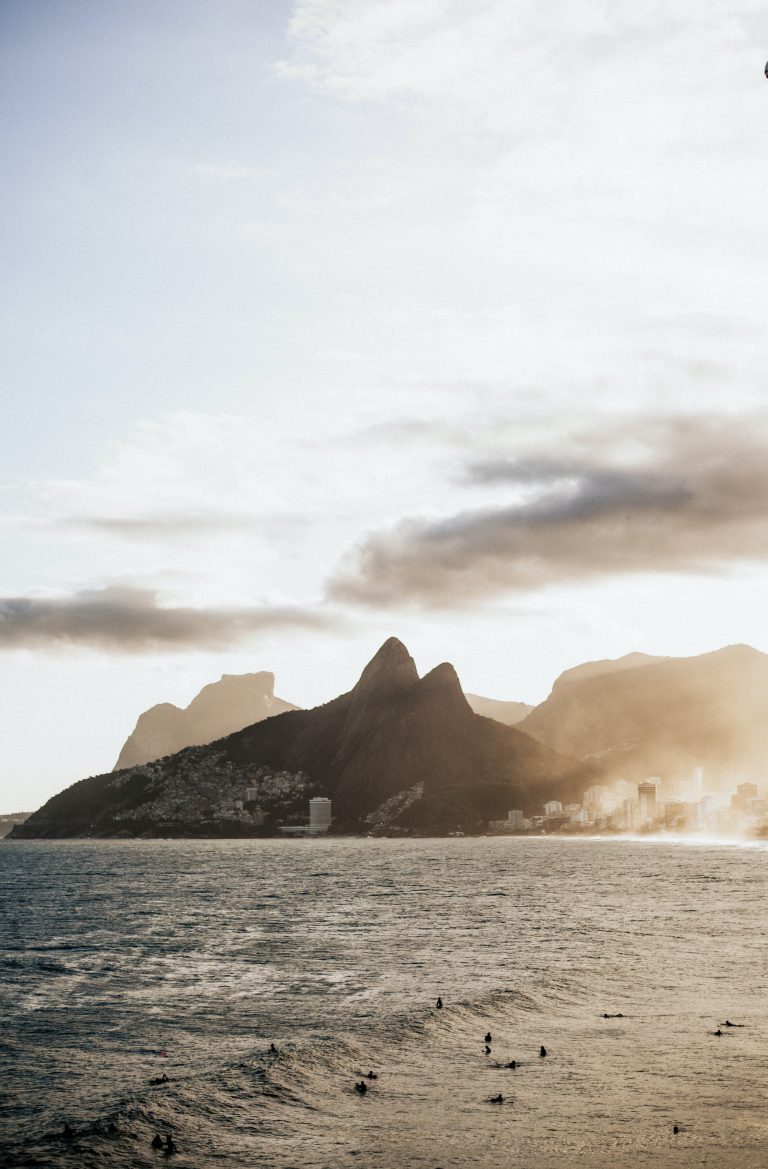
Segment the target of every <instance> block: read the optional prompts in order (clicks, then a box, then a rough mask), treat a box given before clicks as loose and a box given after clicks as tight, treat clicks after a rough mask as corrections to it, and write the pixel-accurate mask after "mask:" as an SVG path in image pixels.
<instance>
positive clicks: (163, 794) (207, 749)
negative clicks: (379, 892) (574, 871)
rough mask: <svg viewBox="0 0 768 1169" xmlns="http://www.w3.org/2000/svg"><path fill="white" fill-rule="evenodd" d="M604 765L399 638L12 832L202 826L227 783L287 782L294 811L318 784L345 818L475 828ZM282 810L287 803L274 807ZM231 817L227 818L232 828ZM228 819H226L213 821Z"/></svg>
mask: <svg viewBox="0 0 768 1169" xmlns="http://www.w3.org/2000/svg"><path fill="white" fill-rule="evenodd" d="M596 774H597V769H595V768H594V767H592V766H590V765H585V764H583V763H579V762H577V761H575V760H573V759H571V758H568V757H566V756H563V755H561V754H558V753H556V752H554V751H552V750H551V749H549V748H548V747H546V746H543V745H542V744H540V743H538V742H536V741H535V740H534V739H532V738H530V737H529V736H528V735H525V734H523V733H521V732H520V731H518V730H517V729H515V728H514V727H506V726H503V725H502V724H501V723H498V722H495V721H493V720H491V719H487V718H483V717H482V716H481V715H477V714H475V713H474V712H473V711H472V709H471V708H470V706H469V704H468V703H467V700H466V698H465V697H464V694H463V693H462V690H461V686H460V684H459V680H458V678H457V676H456V673H455V671H454V669H453V667H452V666H450V665H448V664H447V663H444V664H442V665H440V666H437V667H436V668H435V669H434V670H432V671H431V672H430V673H428V674H426V675H425V676H424V677H423V678H419V676H418V673H417V671H416V667H415V665H414V662H413V659H412V658H411V657H410V655H409V654H408V651H407V650H406V648H405V646H404V645H403V644H402V643H401V642H399V641H397V639H395V638H390V640H389V641H387V642H385V644H384V645H383V646H382V647H381V649H380V650H379V652H378V653H377V654H376V655H375V657H374V658H373V659H372V661H371V662H369V664H368V665H367V666H366V668H365V670H364V671H363V673H362V675H361V677H360V680H359V681H358V683H357V685H356V686H355V687H354V688H353V689H352V690H351V691H349V692H348V693H347V694H343V695H341V696H340V697H339V698H336V699H334V700H333V701H331V702H329V703H326V704H325V705H324V706H319V707H316V708H315V709H313V710H293V711H288V712H286V713H285V714H280V715H277V716H275V717H273V718H269V719H266V720H265V721H263V722H260V723H257V724H255V725H253V726H249V727H246V728H245V729H244V730H241V731H238V732H236V733H235V734H232V735H229V736H228V737H226V738H224V739H221V740H219V741H218V742H216V743H213V744H210V745H209V746H204V747H194V748H188V749H187V750H186V751H184V752H181V753H180V754H177V755H174V756H171V757H170V758H169V759H162V760H159V761H158V762H155V763H152V764H148V765H144V766H142V767H138V768H133V769H129V770H127V771H121V772H116V773H111V774H109V775H105V776H96V777H94V778H91V779H87V780H82V781H81V782H80V783H78V784H74V785H73V786H72V787H71V788H68V789H67V790H66V791H64V792H62V793H61V794H60V795H58V796H55V797H54V798H53V799H52V800H49V801H48V803H47V804H46V805H45V806H44V807H43V808H41V809H40V810H39V811H38V812H36V813H34V815H33V816H31V817H30V819H29V820H28V821H27V822H26V823H25V824H24V825H22V826H21V827H20V828H18V829H17V830H16V831H15V833H14V835H16V836H25V837H27V836H71V835H81V834H85V835H116V834H131V835H136V834H139V833H157V832H159V831H163V832H165V833H167V834H174V833H176V834H181V833H187V832H200V831H201V826H202V825H203V824H204V823H207V824H208V826H209V829H210V830H211V831H213V830H214V829H213V828H211V827H210V822H209V821H206V815H208V816H210V811H211V808H212V807H213V805H214V803H215V800H216V798H217V792H221V793H223V797H222V798H225V799H227V800H230V799H232V798H235V796H236V793H238V792H239V793H240V796H241V797H242V794H243V793H244V791H245V789H246V787H249V786H253V785H256V786H259V785H263V786H264V790H269V791H272V792H278V794H279V790H281V789H280V785H281V784H282V785H283V788H284V789H285V792H286V801H287V802H286V803H285V804H284V805H281V804H280V801H279V800H278V801H277V804H276V805H275V806H274V808H273V809H272V811H271V815H272V820H270V821H268V826H269V825H270V824H272V825H274V823H275V822H276V817H277V816H278V815H279V814H280V812H281V810H282V811H283V812H284V813H286V814H288V815H290V814H295V812H296V809H297V808H299V807H300V806H302V805H303V806H304V807H305V806H306V802H305V801H306V798H307V796H308V795H309V794H322V795H327V796H330V797H331V798H332V799H333V812H334V820H335V824H336V826H337V827H338V828H339V829H342V830H360V829H367V828H370V827H372V826H378V827H382V826H383V827H392V826H398V827H401V828H412V829H415V830H418V831H424V832H438V833H439V832H446V831H451V830H455V829H459V828H460V829H462V830H464V831H479V830H481V829H482V828H483V827H484V825H485V823H486V821H487V820H488V819H492V818H502V817H504V816H505V815H506V813H507V811H508V810H509V809H510V808H521V809H523V810H524V811H526V812H527V813H529V814H531V813H535V812H538V811H539V810H540V808H541V805H542V803H543V802H544V801H545V800H547V799H561V800H564V801H565V800H579V799H580V798H581V794H582V792H583V790H584V788H585V787H587V786H588V785H589V783H590V782H593V781H594V778H595V776H596ZM275 808H276V809H277V810H275ZM230 828H231V826H228V827H227V831H228V832H229V831H230ZM216 831H218V829H216Z"/></svg>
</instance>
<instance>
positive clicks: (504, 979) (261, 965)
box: [0, 837, 768, 1169]
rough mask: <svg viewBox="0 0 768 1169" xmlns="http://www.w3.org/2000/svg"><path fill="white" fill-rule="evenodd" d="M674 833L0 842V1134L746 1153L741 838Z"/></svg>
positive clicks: (499, 1152) (754, 870) (746, 883)
mask: <svg viewBox="0 0 768 1169" xmlns="http://www.w3.org/2000/svg"><path fill="white" fill-rule="evenodd" d="M682 843H683V841H678V842H671V841H663V840H653V839H649V838H640V839H638V840H628V839H602V840H588V839H564V838H557V839H555V838H546V839H541V838H524V837H523V838H520V837H516V838H515V837H513V838H488V839H470V838H465V839H458V840H452V839H449V840H442V839H441V840H420V841H396V840H358V839H349V838H347V839H335V840H334V839H324V840H323V839H319V840H317V839H316V840H301V841H280V840H265V841H245V840H240V841H195V842H191V841H131V842H123V841H66V842H55V843H51V842H38V841H30V842H6V843H4V844H3V845H2V846H1V847H0V879H1V881H2V889H1V893H2V896H1V898H0V971H1V972H2V973H1V978H2V1003H0V1006H2V1018H3V1020H4V1026H3V1036H2V1076H3V1094H4V1095H5V1097H6V1099H7V1100H8V1101H9V1106H8V1107H7V1109H6V1110H5V1114H4V1118H3V1120H2V1132H1V1134H0V1161H2V1164H3V1165H4V1166H22V1165H24V1166H27V1165H29V1166H85V1167H88V1166H95V1165H110V1166H126V1167H127V1166H143V1165H153V1164H156V1163H157V1162H158V1159H159V1160H160V1161H164V1157H163V1155H162V1154H160V1153H154V1152H153V1151H152V1149H151V1148H150V1141H151V1139H152V1137H153V1135H154V1134H155V1133H156V1132H160V1133H161V1134H163V1135H164V1134H165V1133H166V1132H168V1131H170V1132H172V1134H173V1137H174V1140H175V1141H176V1144H177V1146H178V1149H179V1153H178V1155H177V1156H176V1157H175V1158H173V1164H174V1165H176V1166H178V1167H179V1169H184V1167H190V1169H191V1167H193V1166H194V1167H201V1166H213V1165H217V1166H233V1167H242V1166H256V1167H258V1166H276V1167H278V1169H287V1167H288V1166H306V1167H308V1169H319V1167H321V1166H328V1167H331V1166H334V1167H335V1166H361V1167H362V1166H371V1165H374V1166H375V1165H378V1166H382V1167H383V1169H389V1167H392V1169H394V1167H414V1169H416V1167H422V1166H423V1167H430V1166H431V1167H432V1169H437V1167H438V1166H439V1167H442V1169H448V1167H451V1166H455V1167H456V1169H459V1167H461V1166H470V1165H475V1166H481V1167H482V1166H486V1165H487V1166H491V1165H494V1166H495V1165H500V1164H513V1163H520V1164H522V1165H525V1166H529V1167H531V1169H533V1167H536V1166H542V1167H545V1169H550V1167H552V1169H554V1167H556V1166H558V1167H559V1166H563V1167H564V1166H566V1165H574V1164H581V1165H582V1166H585V1167H587V1169H589V1167H590V1166H600V1167H602V1166H606V1167H607V1166H627V1167H629V1166H637V1165H648V1166H655V1167H664V1166H668V1165H669V1166H671V1165H673V1164H675V1165H683V1166H688V1165H691V1166H693V1165H712V1166H716V1165H717V1166H723V1165H724V1166H731V1165H732V1166H735V1165H737V1164H738V1165H739V1166H742V1167H751V1166H755V1167H756V1166H758V1165H764V1164H765V1142H766V1138H767V1137H768V1121H766V1118H765V1109H764V1103H765V1088H766V1084H767V1083H768V1058H767V1057H766V1055H765V1052H766V1050H768V1048H767V1047H766V1040H768V999H767V998H766V989H768V969H766V966H765V962H764V941H763V925H764V922H765V920H766V911H767V910H768V892H767V891H766V868H767V867H768V849H767V848H766V846H765V845H764V844H762V843H757V842H753V843H752V845H751V846H750V847H740V846H738V845H736V844H728V845H726V844H721V843H707V844H703V843H700V842H698V841H696V840H695V839H694V838H687V839H685V841H684V844H685V847H681V844H682ZM438 995H440V996H441V997H442V999H443V1002H444V1004H445V1006H444V1008H443V1010H441V1011H437V1010H435V1000H436V999H437V996H438ZM604 1013H608V1014H614V1015H615V1014H619V1013H621V1014H622V1015H623V1016H624V1017H623V1018H613V1019H604V1018H603V1017H602V1016H603V1014H604ZM726 1018H727V1019H729V1020H731V1021H733V1022H734V1023H740V1024H744V1027H743V1028H733V1029H725V1028H723V1031H724V1033H723V1035H722V1036H721V1037H717V1036H715V1035H714V1034H712V1033H713V1032H714V1031H715V1030H716V1029H717V1025H718V1023H723V1022H724V1021H725V1019H726ZM488 1030H490V1031H491V1033H492V1035H493V1042H492V1044H491V1046H492V1054H491V1055H490V1056H486V1055H485V1054H484V1051H483V1036H484V1035H485V1033H486V1031H488ZM271 1042H274V1043H275V1044H276V1045H277V1047H278V1050H279V1055H278V1056H277V1057H274V1056H270V1055H269V1054H268V1049H269V1045H270V1043H271ZM541 1044H544V1045H545V1046H546V1048H547V1051H548V1055H547V1058H546V1059H541V1058H540V1057H539V1055H538V1052H539V1047H540V1045H541ZM511 1059H515V1060H518V1061H520V1064H521V1066H519V1067H518V1068H517V1069H516V1070H514V1071H512V1070H511V1069H508V1068H506V1067H504V1066H501V1065H504V1064H506V1063H508V1062H509V1061H510V1060H511ZM369 1069H373V1070H374V1071H375V1072H377V1073H378V1077H379V1078H378V1079H377V1080H376V1081H375V1082H371V1087H370V1090H369V1091H368V1093H367V1094H366V1096H365V1097H362V1098H361V1097H360V1096H358V1094H357V1093H355V1091H354V1089H353V1085H354V1083H355V1081H356V1080H358V1079H360V1077H361V1076H362V1075H363V1074H364V1073H366V1072H368V1070H369ZM162 1074H166V1075H167V1076H168V1077H169V1078H170V1083H168V1084H166V1085H157V1086H152V1085H150V1080H151V1079H153V1078H154V1077H157V1076H161V1075H162ZM497 1093H502V1094H503V1095H504V1097H505V1102H504V1104H503V1105H501V1106H494V1105H491V1104H489V1103H488V1100H489V1098H490V1097H491V1096H493V1095H496V1094H497ZM65 1121H68V1122H69V1123H70V1124H71V1125H72V1127H73V1129H74V1130H75V1133H76V1134H77V1135H76V1139H75V1140H74V1141H73V1142H72V1143H70V1144H68V1143H66V1142H64V1141H63V1140H62V1139H61V1138H60V1137H59V1136H58V1135H57V1134H58V1133H60V1131H61V1129H62V1127H63V1124H64V1122H65ZM110 1121H114V1122H115V1124H116V1125H117V1127H118V1130H119V1135H117V1136H109V1135H108V1134H107V1124H108V1123H109V1122H110ZM674 1124H677V1125H679V1126H681V1128H682V1131H681V1132H680V1133H679V1134H678V1135H677V1136H675V1135H673V1132H672V1126H673V1125H674Z"/></svg>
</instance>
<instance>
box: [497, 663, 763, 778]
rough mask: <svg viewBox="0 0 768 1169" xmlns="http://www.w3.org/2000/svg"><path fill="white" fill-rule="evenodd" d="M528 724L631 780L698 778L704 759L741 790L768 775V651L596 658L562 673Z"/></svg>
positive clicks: (545, 739) (530, 730) (559, 746)
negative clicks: (694, 771)
mask: <svg viewBox="0 0 768 1169" xmlns="http://www.w3.org/2000/svg"><path fill="white" fill-rule="evenodd" d="M611 666H614V667H615V668H614V669H611ZM519 729H520V730H521V731H524V732H525V733H527V734H530V735H533V736H534V737H535V738H536V739H538V740H539V741H540V742H542V743H546V744H547V745H548V746H550V747H552V748H554V749H556V750H558V751H564V752H567V753H568V754H570V755H575V756H578V757H580V758H582V759H587V758H589V759H596V760H598V761H599V762H600V764H601V765H602V766H603V767H604V768H606V770H609V771H612V772H614V773H616V774H621V775H623V776H625V777H626V778H628V779H638V778H644V777H645V776H647V775H649V774H653V775H659V776H661V777H662V778H663V779H665V780H675V779H677V778H680V779H682V778H689V777H690V774H691V772H692V769H693V768H694V767H697V766H698V767H703V768H704V770H705V776H706V780H707V785H708V786H710V787H713V788H716V787H719V786H723V787H725V788H727V789H728V790H732V788H733V786H735V783H737V782H739V781H740V780H741V779H762V778H763V776H764V773H765V759H766V757H768V656H767V655H766V654H763V653H760V652H759V651H758V650H756V649H752V648H751V647H750V646H747V645H734V646H727V647H725V648H724V649H719V650H716V651H714V652H712V653H707V654H701V655H700V656H697V657H690V658H649V657H647V656H646V655H642V654H639V655H628V657H627V658H620V659H618V661H617V662H615V663H610V662H599V663H587V665H586V666H582V667H577V668H576V669H575V670H568V671H566V673H565V674H563V675H561V677H560V678H558V680H557V681H556V683H555V685H554V687H553V688H552V693H551V694H550V695H549V697H548V698H547V699H546V700H545V701H544V702H542V703H541V704H540V705H539V706H537V707H536V709H535V710H534V711H532V713H531V714H529V715H528V716H527V718H525V719H524V720H523V721H522V722H521V723H520V724H519Z"/></svg>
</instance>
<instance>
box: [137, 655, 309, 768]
mask: <svg viewBox="0 0 768 1169" xmlns="http://www.w3.org/2000/svg"><path fill="white" fill-rule="evenodd" d="M296 709H297V708H296V707H295V706H294V705H293V704H292V703H291V702H286V701H285V699H283V698H276V697H275V675H274V674H270V673H268V672H267V671H266V670H263V671H261V673H258V674H223V675H222V676H221V679H220V680H219V681H218V682H211V684H210V685H209V686H204V687H203V689H202V690H201V691H200V693H199V694H198V695H197V696H196V697H195V698H193V699H192V701H191V702H190V704H189V706H187V707H184V708H183V709H182V708H181V707H178V706H174V705H173V704H172V703H170V702H161V703H160V704H159V705H158V706H152V707H150V709H149V710H145V711H144V713H143V714H141V715H139V720H138V722H137V723H136V727H135V728H134V730H133V732H132V733H131V735H130V736H129V737H128V739H127V740H126V742H125V744H124V745H123V749H122V750H121V752H120V756H119V758H118V760H117V763H116V764H115V768H114V769H115V771H122V770H123V769H124V768H126V767H135V766H136V765H137V764H139V763H149V762H150V760H152V759H161V758H162V757H163V756H164V755H173V754H174V753H175V752H176V751H181V750H182V749H183V748H184V747H192V746H195V745H197V744H200V743H212V742H213V741H214V739H221V738H223V737H224V736H225V735H230V734H232V732H233V731H239V730H241V729H242V728H243V727H247V726H250V725H251V723H257V722H261V721H262V719H265V718H271V717H272V715H275V714H282V713H283V712H284V711H286V710H296Z"/></svg>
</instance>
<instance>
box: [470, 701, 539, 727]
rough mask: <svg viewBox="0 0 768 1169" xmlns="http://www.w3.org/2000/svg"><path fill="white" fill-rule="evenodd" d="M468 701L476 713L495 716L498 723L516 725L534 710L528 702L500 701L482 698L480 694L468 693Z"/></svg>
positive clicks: (508, 725)
mask: <svg viewBox="0 0 768 1169" xmlns="http://www.w3.org/2000/svg"><path fill="white" fill-rule="evenodd" d="M467 702H468V703H469V705H470V706H471V707H472V709H473V710H474V712H475V714H482V715H483V717H484V718H495V719H496V722H497V723H504V725H505V726H507V727H515V726H517V724H518V723H519V722H522V721H523V719H524V718H525V716H526V715H527V714H530V713H531V711H532V710H533V707H532V706H529V705H528V703H527V702H500V701H499V700H498V699H497V698H481V696H480V695H479V694H467Z"/></svg>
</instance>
